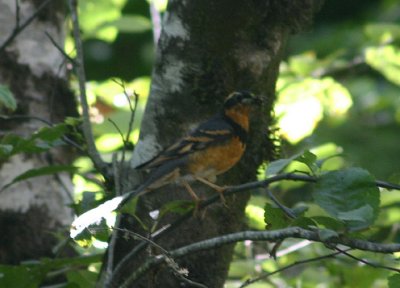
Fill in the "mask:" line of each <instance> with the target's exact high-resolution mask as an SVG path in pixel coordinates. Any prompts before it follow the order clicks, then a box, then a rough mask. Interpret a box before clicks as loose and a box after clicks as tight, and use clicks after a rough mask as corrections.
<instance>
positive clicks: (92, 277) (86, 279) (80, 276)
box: [67, 270, 98, 288]
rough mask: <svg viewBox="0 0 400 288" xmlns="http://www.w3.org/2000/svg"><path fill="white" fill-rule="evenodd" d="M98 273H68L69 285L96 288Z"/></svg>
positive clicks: (75, 271) (85, 271)
mask: <svg viewBox="0 0 400 288" xmlns="http://www.w3.org/2000/svg"><path fill="white" fill-rule="evenodd" d="M97 278H98V273H95V272H91V271H89V270H73V271H69V272H68V273H67V279H68V283H73V284H76V285H78V286H76V287H79V288H86V287H95V286H96V282H97Z"/></svg>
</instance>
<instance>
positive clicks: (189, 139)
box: [185, 136, 213, 142]
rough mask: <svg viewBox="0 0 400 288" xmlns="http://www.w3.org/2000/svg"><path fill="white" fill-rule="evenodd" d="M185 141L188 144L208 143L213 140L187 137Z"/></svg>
mask: <svg viewBox="0 0 400 288" xmlns="http://www.w3.org/2000/svg"><path fill="white" fill-rule="evenodd" d="M185 140H186V141H190V142H210V141H212V140H213V139H212V138H210V137H194V136H188V137H186V138H185Z"/></svg>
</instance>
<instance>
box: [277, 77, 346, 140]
mask: <svg viewBox="0 0 400 288" xmlns="http://www.w3.org/2000/svg"><path fill="white" fill-rule="evenodd" d="M278 86H279V87H280V88H281V89H279V90H278V91H279V95H278V102H277V103H276V105H275V109H274V110H275V113H276V115H277V117H278V119H279V120H278V122H279V127H280V130H281V133H282V134H283V135H284V136H285V138H287V139H288V140H289V141H290V142H292V143H296V142H298V141H300V140H301V139H303V138H304V137H306V136H308V135H310V134H311V133H312V132H313V130H314V128H315V127H316V125H317V124H318V122H319V121H321V120H322V118H323V116H324V114H327V115H330V116H334V117H340V116H343V115H345V113H346V112H347V111H348V109H349V108H350V107H351V105H352V99H351V95H350V93H349V91H348V90H347V89H346V88H345V87H344V86H342V85H341V84H339V83H338V82H336V81H335V80H333V79H332V78H330V77H325V78H322V79H313V78H305V79H302V80H301V81H300V80H298V79H294V78H291V77H287V78H285V77H281V78H280V79H279V81H278Z"/></svg>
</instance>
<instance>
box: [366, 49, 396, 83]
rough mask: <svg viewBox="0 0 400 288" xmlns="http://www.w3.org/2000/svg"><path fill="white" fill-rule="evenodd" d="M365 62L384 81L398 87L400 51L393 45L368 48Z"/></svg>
mask: <svg viewBox="0 0 400 288" xmlns="http://www.w3.org/2000/svg"><path fill="white" fill-rule="evenodd" d="M365 61H366V62H367V64H368V65H370V66H371V67H372V68H374V69H375V70H377V71H379V72H380V73H382V75H383V76H385V78H386V79H388V80H389V81H391V82H392V83H394V84H396V85H399V86H400V77H399V75H400V49H399V48H397V47H395V46H394V45H386V46H383V47H369V48H367V49H366V50H365Z"/></svg>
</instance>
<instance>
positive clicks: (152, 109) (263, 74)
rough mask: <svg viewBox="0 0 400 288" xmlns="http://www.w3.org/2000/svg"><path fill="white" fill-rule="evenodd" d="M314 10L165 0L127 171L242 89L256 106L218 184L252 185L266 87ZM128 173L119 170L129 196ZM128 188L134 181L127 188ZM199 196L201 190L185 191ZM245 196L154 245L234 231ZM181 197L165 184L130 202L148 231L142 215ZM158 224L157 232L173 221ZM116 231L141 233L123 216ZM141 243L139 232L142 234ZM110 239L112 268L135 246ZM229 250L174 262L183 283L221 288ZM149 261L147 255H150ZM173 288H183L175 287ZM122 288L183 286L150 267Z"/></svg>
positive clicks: (267, 107)
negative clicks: (236, 155)
mask: <svg viewBox="0 0 400 288" xmlns="http://www.w3.org/2000/svg"><path fill="white" fill-rule="evenodd" d="M317 6H319V4H318V3H317V1H313V0H303V1H236V0H234V1H232V0H231V1H227V0H225V1H224V0H223V1H204V0H191V1H181V0H171V1H170V2H169V6H168V11H167V14H166V15H165V19H164V25H163V30H162V33H161V37H160V40H159V43H158V50H157V58H156V64H155V68H154V72H153V78H152V89H151V96H150V98H149V101H148V104H147V108H146V113H145V116H144V119H143V122H142V123H143V124H142V130H141V137H140V141H139V143H138V145H137V146H136V149H135V152H134V156H133V158H132V163H131V164H132V165H131V166H132V167H134V166H136V165H137V164H139V163H142V162H144V161H145V160H148V159H150V158H151V157H152V156H154V155H155V154H156V153H157V152H159V151H160V149H161V147H166V146H168V145H169V144H171V143H172V142H173V141H174V140H176V139H177V138H179V137H181V136H183V135H184V133H185V131H187V130H190V129H191V128H193V127H195V126H196V124H198V123H199V122H201V121H203V120H205V119H207V118H209V117H210V116H211V115H212V114H214V113H216V112H217V111H218V110H219V109H221V107H222V103H223V100H224V98H225V97H226V96H227V95H228V94H229V93H230V92H232V91H235V90H250V91H251V92H253V93H254V94H256V95H258V96H260V97H262V98H263V100H264V105H263V107H262V109H260V110H259V111H256V113H255V115H253V116H255V117H253V119H252V121H251V128H250V130H251V132H250V137H249V143H248V146H247V150H246V153H245V155H244V157H243V158H242V160H241V161H240V163H239V164H238V165H237V166H235V168H234V169H232V170H231V171H229V172H227V173H225V174H224V175H222V176H220V177H219V179H218V184H220V185H235V184H239V183H244V182H247V181H250V180H255V179H256V173H257V168H258V167H259V165H260V164H261V163H262V162H263V161H265V160H268V159H270V158H271V157H272V155H273V150H274V149H273V144H272V143H271V142H272V141H271V139H270V135H269V133H268V131H269V130H268V127H269V125H270V124H271V109H272V105H273V102H274V99H275V82H276V79H277V76H278V70H279V63H280V60H281V58H282V53H283V49H284V47H285V42H286V39H287V37H288V35H289V34H290V33H291V32H293V31H297V30H298V29H299V28H301V27H302V26H304V25H305V24H307V23H309V21H310V19H311V18H312V15H313V13H314V11H315V10H316V9H317ZM133 174H135V173H134V172H133V171H131V172H129V175H127V176H130V177H126V178H127V179H130V181H129V183H126V187H125V189H131V188H132V186H133V183H135V180H132V179H133V178H134V177H133V176H132V175H133ZM136 184H137V183H136ZM192 187H193V188H194V190H195V191H196V193H197V194H199V195H201V196H202V197H206V195H208V196H210V195H212V194H213V193H215V192H213V191H212V190H211V189H209V188H207V187H204V185H202V184H198V183H196V184H194V185H193V186H192ZM249 197H250V194H249V193H242V194H238V195H235V196H232V197H227V205H228V208H226V207H224V206H223V205H222V204H221V203H218V204H214V205H212V206H211V207H210V208H208V209H207V210H206V211H205V212H204V215H203V217H192V218H191V219H189V220H188V221H185V222H184V223H183V224H182V225H180V226H179V227H178V228H177V229H175V230H174V231H173V232H171V233H169V234H166V235H164V236H163V237H161V238H160V239H157V241H156V242H157V243H158V244H159V245H160V246H162V247H163V248H165V249H167V250H171V249H174V248H178V247H181V246H184V245H187V244H189V243H193V242H196V241H199V240H204V239H207V238H210V237H215V236H218V235H222V234H226V233H230V232H234V231H238V230H240V229H242V228H243V227H244V223H243V218H244V208H245V206H246V202H247V200H248V199H249ZM176 199H188V200H190V196H189V195H188V193H187V192H186V191H185V189H184V188H183V187H179V186H176V185H168V186H167V187H165V188H162V189H158V190H157V191H154V192H153V193H149V195H146V196H144V197H141V198H140V200H139V207H138V210H139V212H138V215H140V217H141V219H142V220H143V221H144V222H145V223H146V224H147V225H148V226H149V227H151V226H152V224H154V223H152V220H151V218H150V217H149V216H148V212H149V211H153V210H156V209H160V208H161V207H162V206H163V205H164V204H165V203H168V202H170V201H173V200H176ZM177 217H179V216H177V215H176V214H174V215H168V216H167V217H165V218H164V219H163V220H162V221H161V223H160V224H159V226H158V227H161V226H162V225H164V224H166V223H170V222H171V221H173V220H174V219H176V218H177ZM121 226H122V227H123V228H128V229H132V231H135V232H138V231H142V229H141V226H140V225H139V224H137V222H136V221H135V219H134V218H133V217H130V216H128V215H124V217H123V218H122V220H121ZM142 233H143V234H144V235H146V233H147V232H144V231H142ZM119 236H121V237H118V238H117V242H116V245H115V247H113V248H112V249H114V250H115V251H114V252H115V253H114V265H117V264H118V263H119V262H120V261H121V259H123V258H124V257H125V256H126V255H127V254H128V253H129V252H130V251H131V250H132V248H133V247H134V246H135V245H137V241H134V240H132V239H131V240H127V239H126V237H122V236H123V235H119ZM233 247H234V245H227V246H224V247H221V248H218V249H214V250H212V251H206V252H202V253H197V254H195V255H190V256H189V257H186V258H184V259H178V260H177V262H178V264H179V266H180V267H181V268H186V269H188V271H189V274H188V278H189V279H190V280H193V281H196V282H199V283H202V284H204V285H206V286H207V287H223V284H224V282H225V279H226V277H227V273H228V268H229V263H230V261H231V258H232V252H233ZM148 253H151V252H149V251H148V250H147V251H143V252H142V253H141V254H139V255H136V256H135V257H132V259H130V261H127V262H126V263H125V264H124V269H123V271H122V272H121V273H119V274H114V277H113V279H114V281H113V285H112V286H113V287H119V286H120V285H121V283H123V282H124V280H125V279H126V278H127V276H129V275H131V274H132V271H134V269H135V268H137V267H138V266H140V265H141V264H142V263H143V261H144V259H145V258H146V257H149V254H148ZM153 253H156V252H154V251H153ZM182 285H183V286H182ZM129 287H185V284H182V283H180V280H179V279H178V278H177V277H175V276H174V275H173V273H172V271H171V270H170V269H169V268H168V267H166V266H162V267H158V268H157V269H153V270H152V271H151V273H148V274H146V275H145V276H143V277H141V278H140V279H139V280H138V281H136V282H135V283H132V284H130V285H129Z"/></svg>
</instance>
